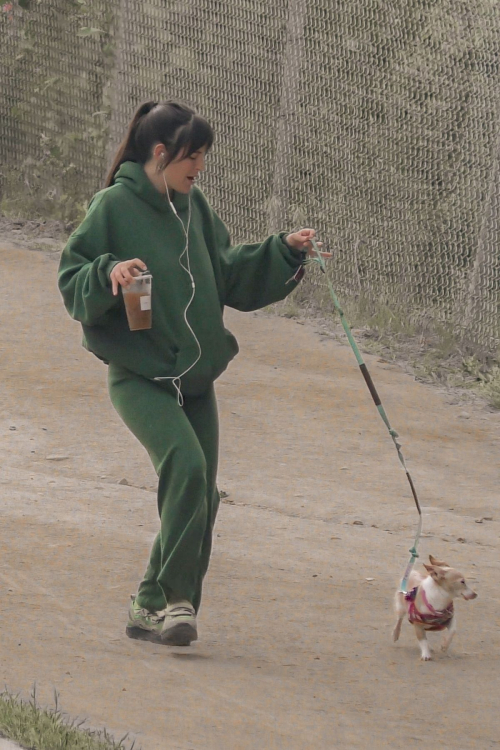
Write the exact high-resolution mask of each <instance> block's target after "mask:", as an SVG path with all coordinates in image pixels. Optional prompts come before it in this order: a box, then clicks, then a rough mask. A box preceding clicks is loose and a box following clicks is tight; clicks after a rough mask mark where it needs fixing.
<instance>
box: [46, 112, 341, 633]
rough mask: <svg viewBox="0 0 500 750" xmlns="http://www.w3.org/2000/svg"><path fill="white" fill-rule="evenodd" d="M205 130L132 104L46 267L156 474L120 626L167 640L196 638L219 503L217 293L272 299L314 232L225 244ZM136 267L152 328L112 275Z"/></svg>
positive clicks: (224, 338)
mask: <svg viewBox="0 0 500 750" xmlns="http://www.w3.org/2000/svg"><path fill="white" fill-rule="evenodd" d="M212 141H213V132H212V128H211V127H210V125H209V124H208V123H207V122H206V120H205V119H203V118H202V117H200V116H199V115H198V114H196V113H195V112H194V111H193V110H192V109H190V108H189V107H187V106H185V105H182V104H179V103H176V102H165V103H161V104H157V103H154V102H148V103H146V104H143V105H142V106H140V107H139V109H138V110H137V112H136V114H135V115H134V118H133V119H132V122H131V123H130V126H129V129H128V132H127V135H126V137H125V140H124V141H123V143H122V145H121V146H120V148H119V150H118V153H117V155H116V158H115V161H114V164H113V167H112V169H111V171H110V174H109V176H108V179H107V182H106V188H105V189H104V190H102V191H100V192H99V193H97V194H96V196H94V198H93V200H92V201H91V204H90V206H89V209H88V213H87V215H86V217H85V219H84V220H83V222H82V224H81V225H80V226H79V227H78V229H77V230H76V231H75V232H74V233H73V234H72V236H71V237H70V238H69V241H68V244H67V246H66V248H65V249H64V251H63V253H62V257H61V263H60V269H59V288H60V290H61V293H62V296H63V299H64V303H65V305H66V308H67V310H68V312H69V314H70V315H71V316H72V317H73V318H74V319H76V320H79V321H80V322H81V324H82V327H83V332H84V346H86V348H87V349H89V350H90V351H91V352H93V353H94V354H95V355H96V356H97V357H99V358H100V359H102V360H103V361H105V362H106V363H107V364H108V365H109V368H108V382H109V393H110V396H111V401H112V403H113V405H114V407H115V409H116V410H117V412H118V414H119V415H120V416H121V417H122V419H123V421H124V422H125V424H126V425H127V426H128V427H129V429H130V430H131V431H132V432H133V434H134V435H135V436H136V437H137V438H138V440H139V441H140V442H141V443H142V445H143V446H144V447H145V448H146V450H147V451H148V453H149V455H150V457H151V460H152V462H153V465H154V467H155V470H156V472H157V474H158V479H159V483H158V511H159V515H160V531H159V534H158V536H157V537H156V540H155V542H154V544H153V549H152V551H151V558H150V562H149V566H148V568H147V571H146V574H145V576H144V579H143V581H142V583H141V584H140V586H139V589H138V592H137V595H136V596H135V597H132V602H131V605H130V610H129V620H128V624H127V628H126V632H127V635H128V636H129V637H131V638H139V639H143V640H149V641H153V642H155V643H163V644H167V645H176V646H179V645H189V644H190V643H191V642H192V641H193V640H196V639H197V637H198V636H197V623H196V613H197V612H198V610H199V607H200V600H201V590H202V583H203V578H204V576H205V573H206V571H207V568H208V563H209V558H210V551H211V545H212V530H213V526H214V522H215V517H216V514H217V509H218V505H219V494H218V491H217V487H216V474H217V460H218V420H217V406H216V400H215V395H214V385H213V384H214V381H215V380H216V378H217V377H218V376H219V375H220V374H221V373H222V372H223V371H224V370H225V369H226V367H227V365H228V363H229V362H230V360H231V359H232V358H233V357H234V356H235V355H236V354H237V352H238V345H237V342H236V339H235V338H234V336H233V335H232V334H231V333H230V332H229V331H227V330H226V329H225V328H224V324H223V317H222V315H223V309H224V306H225V305H229V306H230V307H234V308H236V309H238V310H246V311H248V310H256V309H258V308H261V307H264V306H266V305H269V304H270V303H272V302H276V301H278V300H281V299H284V298H285V297H286V296H287V295H288V294H289V293H290V292H291V291H292V290H293V289H294V288H295V286H296V285H297V283H298V280H299V278H300V276H301V274H302V265H303V262H304V259H305V257H306V255H307V253H308V252H313V251H312V249H311V244H310V242H309V240H310V239H311V238H312V237H313V236H314V234H315V233H314V230H310V229H304V230H302V231H300V232H295V233H292V234H289V235H288V236H286V234H285V233H281V234H279V235H273V236H271V237H268V239H267V240H265V241H264V242H263V243H256V244H250V245H239V246H236V247H232V246H231V244H230V240H229V235H228V232H227V229H226V227H225V226H224V224H223V223H222V221H221V220H220V219H219V217H218V216H217V215H216V214H215V213H214V211H213V210H212V209H211V208H210V206H209V204H208V202H207V200H206V198H205V196H204V195H203V193H202V192H201V190H200V189H199V188H198V187H196V186H195V184H194V183H195V180H196V178H197V177H198V175H199V174H200V172H202V171H203V169H204V166H205V156H206V153H207V151H208V150H209V149H210V147H211V145H212ZM324 255H325V256H327V255H329V254H328V253H325V254H324ZM146 269H147V270H148V271H149V272H150V273H151V274H152V277H153V283H152V327H151V329H149V330H141V331H131V330H130V329H129V326H128V323H127V318H126V314H125V308H124V303H123V297H122V295H121V294H120V293H119V292H120V287H122V288H124V289H126V288H127V287H128V286H129V285H130V284H131V283H132V281H133V280H134V278H135V277H136V276H138V275H139V274H140V273H141V272H142V271H145V270H146Z"/></svg>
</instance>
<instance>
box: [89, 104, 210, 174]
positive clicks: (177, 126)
mask: <svg viewBox="0 0 500 750" xmlns="http://www.w3.org/2000/svg"><path fill="white" fill-rule="evenodd" d="M213 140H214V134H213V130H212V127H211V125H210V124H209V123H208V122H207V121H206V120H205V118H204V117H201V115H199V114H197V113H196V112H195V110H194V109H191V107H188V106H187V105H186V104H182V103H181V102H175V101H167V102H160V103H158V102H145V103H144V104H141V106H140V107H138V109H137V110H136V112H135V114H134V116H133V118H132V121H131V123H130V125H129V127H128V130H127V134H126V136H125V138H124V139H123V141H122V142H121V144H120V146H119V148H118V151H117V152H116V155H115V158H114V160H113V166H112V167H111V169H110V170H109V173H108V176H107V177H106V182H105V184H104V187H109V186H110V185H112V184H113V181H114V178H115V175H116V173H117V171H118V169H119V168H120V165H121V164H123V162H125V161H135V162H138V163H139V164H145V163H146V162H147V161H149V159H150V158H151V156H152V152H153V147H154V146H155V144H157V143H163V145H164V146H165V148H166V149H167V154H168V159H167V161H166V162H165V166H167V165H168V164H170V162H171V161H173V160H174V159H175V158H176V157H177V156H178V155H179V154H181V153H182V154H184V156H185V157H188V156H191V154H194V153H195V152H196V151H199V150H200V149H201V148H203V147H206V148H207V150H208V149H209V148H210V147H211V146H212V143H213Z"/></svg>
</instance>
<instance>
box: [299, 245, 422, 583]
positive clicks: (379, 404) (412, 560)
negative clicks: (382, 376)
mask: <svg viewBox="0 0 500 750" xmlns="http://www.w3.org/2000/svg"><path fill="white" fill-rule="evenodd" d="M311 243H312V246H313V248H314V251H315V253H316V255H317V257H316V258H311V259H310V260H309V261H306V263H318V265H319V267H320V268H321V271H322V272H323V273H324V274H325V277H326V281H327V284H328V289H329V290H330V295H331V297H332V300H333V304H334V305H335V309H336V310H337V312H338V314H339V315H340V320H341V323H342V326H343V328H344V331H345V333H346V336H347V339H348V341H349V343H350V345H351V348H352V350H353V352H354V355H355V357H356V359H357V362H358V365H359V369H360V370H361V373H362V375H363V378H364V379H365V383H366V385H367V386H368V390H369V391H370V393H371V396H372V399H373V401H374V403H375V406H376V407H377V410H378V413H379V414H380V416H381V417H382V419H383V421H384V424H385V426H386V427H387V429H388V430H389V435H390V436H391V438H392V440H393V442H394V445H395V446H396V450H397V452H398V457H399V460H400V462H401V465H402V467H403V469H404V471H405V473H406V478H407V479H408V482H409V484H410V488H411V493H412V495H413V499H414V501H415V505H416V507H417V511H418V526H417V533H416V536H415V542H414V544H413V547H411V549H410V550H409V552H410V555H411V557H410V559H409V561H408V565H407V566H406V570H405V573H404V576H403V579H402V581H401V591H402V592H403V593H406V591H407V587H408V578H409V576H410V573H411V571H412V568H413V566H414V564H415V560H416V559H417V557H418V552H417V546H418V543H419V540H420V534H421V533H422V510H421V508H420V503H419V501H418V497H417V492H416V490H415V485H414V484H413V480H412V478H411V475H410V472H409V471H408V469H407V466H406V463H405V459H404V456H403V452H402V450H401V443H400V442H399V440H398V438H399V435H398V433H397V432H396V430H394V429H393V428H392V427H391V424H390V422H389V419H388V417H387V414H386V412H385V409H384V407H383V405H382V401H381V400H380V396H379V395H378V393H377V389H376V388H375V385H374V383H373V380H372V378H371V375H370V373H369V372H368V368H367V366H366V364H365V362H364V360H363V357H362V356H361V352H360V351H359V349H358V346H357V344H356V342H355V340H354V338H353V335H352V332H351V329H350V327H349V324H348V322H347V320H346V317H345V315H344V311H343V310H342V307H341V306H340V303H339V301H338V299H337V295H336V294H335V291H334V289H333V286H332V284H331V281H330V279H329V278H328V274H327V272H326V266H325V261H324V260H323V258H322V257H321V252H320V249H319V247H318V244H317V242H316V240H311Z"/></svg>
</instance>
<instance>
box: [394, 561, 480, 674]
mask: <svg viewBox="0 0 500 750" xmlns="http://www.w3.org/2000/svg"><path fill="white" fill-rule="evenodd" d="M429 560H430V563H431V564H430V565H425V563H424V568H425V569H426V571H427V572H428V574H429V575H427V576H423V575H421V574H420V573H418V572H416V571H413V572H412V573H411V574H410V577H409V579H408V593H407V594H405V593H404V592H403V591H397V592H396V596H395V607H396V614H397V616H398V619H397V622H396V625H395V627H394V630H393V633H392V638H393V640H394V641H397V640H398V638H399V634H400V633H401V623H402V622H403V618H404V616H405V615H406V614H407V615H408V620H409V622H410V623H411V624H412V625H413V627H414V628H415V634H416V636H417V639H418V643H419V645H420V651H421V652H422V659H423V661H429V659H432V656H431V650H430V648H429V643H428V641H427V636H426V631H427V630H444V631H445V632H444V634H443V639H442V641H441V651H447V649H448V647H449V645H450V643H451V641H452V639H453V636H454V635H455V632H456V629H457V621H456V615H455V610H454V608H453V600H454V599H457V598H458V597H459V596H461V597H462V598H463V599H467V600H469V599H475V598H476V597H477V594H476V592H475V591H473V590H472V589H471V588H469V586H468V585H467V582H466V580H465V578H464V576H463V575H462V574H461V573H459V572H458V570H455V569H454V568H450V566H449V565H448V563H445V562H440V561H439V560H436V558H434V557H433V556H432V555H429Z"/></svg>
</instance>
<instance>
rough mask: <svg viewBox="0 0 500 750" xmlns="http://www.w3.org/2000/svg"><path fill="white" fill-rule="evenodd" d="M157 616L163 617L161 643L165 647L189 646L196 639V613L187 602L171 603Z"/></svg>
mask: <svg viewBox="0 0 500 750" xmlns="http://www.w3.org/2000/svg"><path fill="white" fill-rule="evenodd" d="M158 614H159V615H160V614H161V615H163V616H164V619H163V623H162V628H161V642H162V643H164V644H165V645H166V646H190V645H191V641H196V640H197V639H198V630H197V626H196V613H195V611H194V607H193V606H192V604H190V603H189V602H187V601H182V602H173V603H172V604H168V605H167V608H166V609H164V610H162V612H161V613H160V612H158Z"/></svg>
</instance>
